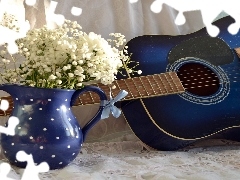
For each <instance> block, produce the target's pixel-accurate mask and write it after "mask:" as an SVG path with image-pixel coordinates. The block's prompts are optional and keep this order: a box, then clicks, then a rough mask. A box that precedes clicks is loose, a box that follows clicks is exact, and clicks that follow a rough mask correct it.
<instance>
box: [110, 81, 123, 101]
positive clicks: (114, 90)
mask: <svg viewBox="0 0 240 180" xmlns="http://www.w3.org/2000/svg"><path fill="white" fill-rule="evenodd" d="M113 85H115V87H116V88H115V89H112V94H113V95H114V96H116V95H117V94H118V93H119V91H121V90H122V89H121V88H120V86H119V84H118V82H117V81H114V82H113ZM123 99H125V97H124V98H123Z"/></svg>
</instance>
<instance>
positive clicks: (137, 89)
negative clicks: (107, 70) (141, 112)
mask: <svg viewBox="0 0 240 180" xmlns="http://www.w3.org/2000/svg"><path fill="white" fill-rule="evenodd" d="M136 79H137V78H136ZM136 79H135V80H136ZM129 80H131V81H132V82H133V84H134V86H135V88H136V91H137V92H138V94H139V96H140V97H143V95H142V93H141V92H140V91H139V88H138V86H137V85H136V83H135V82H137V81H134V79H129Z"/></svg>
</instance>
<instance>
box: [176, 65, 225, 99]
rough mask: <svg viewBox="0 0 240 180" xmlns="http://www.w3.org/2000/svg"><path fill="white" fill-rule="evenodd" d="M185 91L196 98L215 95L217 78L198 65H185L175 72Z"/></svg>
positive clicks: (211, 72) (208, 69)
mask: <svg viewBox="0 0 240 180" xmlns="http://www.w3.org/2000/svg"><path fill="white" fill-rule="evenodd" d="M177 75H178V77H179V79H180V80H181V82H182V84H183V87H184V88H185V89H186V91H188V92H190V93H192V94H194V95H198V96H210V95H213V94H215V93H216V92H217V91H218V89H219V87H220V84H219V79H218V76H217V75H216V74H215V73H214V72H213V71H212V70H211V69H210V68H208V67H207V66H204V65H203V64H200V63H186V64H184V65H182V66H181V67H180V68H179V69H178V72H177Z"/></svg>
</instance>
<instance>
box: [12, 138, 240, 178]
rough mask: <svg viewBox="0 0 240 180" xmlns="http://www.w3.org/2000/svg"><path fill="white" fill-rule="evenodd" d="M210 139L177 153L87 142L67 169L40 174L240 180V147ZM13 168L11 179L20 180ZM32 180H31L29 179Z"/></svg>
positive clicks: (136, 145)
mask: <svg viewBox="0 0 240 180" xmlns="http://www.w3.org/2000/svg"><path fill="white" fill-rule="evenodd" d="M216 142H217V141H216V140H215V141H213V140H209V142H205V143H206V144H212V146H211V147H207V146H206V147H204V144H200V143H199V145H195V148H193V147H192V148H191V149H184V150H179V151H174V152H166V151H165V152H164V151H154V150H150V151H149V150H146V149H144V148H143V146H142V144H141V143H140V142H138V141H135V142H131V141H125V142H124V141H123V142H112V143H106V142H96V143H85V144H84V146H83V148H82V152H81V153H80V154H79V155H78V156H77V158H76V159H75V160H74V161H73V162H72V163H71V164H70V165H69V166H67V167H65V168H64V169H61V170H51V171H49V172H48V173H44V174H43V173H42V174H40V176H39V177H40V179H42V180H83V179H84V180H118V179H119V180H176V179H178V180H238V179H240V163H239V156H240V146H239V144H238V145H237V144H234V143H232V142H227V141H224V140H218V142H217V143H218V144H219V145H227V144H228V146H213V145H214V143H216ZM22 173H23V169H18V168H16V167H12V169H11V173H10V175H9V177H11V178H14V179H16V180H19V179H21V175H22ZM29 180H30V179H29Z"/></svg>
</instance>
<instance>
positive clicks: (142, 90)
mask: <svg viewBox="0 0 240 180" xmlns="http://www.w3.org/2000/svg"><path fill="white" fill-rule="evenodd" d="M96 86H98V87H99V88H101V89H102V90H103V91H104V92H105V93H106V95H107V96H108V97H110V92H111V94H112V97H115V96H116V95H117V94H118V93H119V91H120V90H126V91H127V92H128V95H127V96H126V97H125V98H124V99H123V100H131V99H139V98H148V97H154V96H163V95H169V94H179V93H183V92H184V91H185V90H184V87H183V86H182V83H181V81H180V79H179V78H178V76H177V74H176V73H175V72H166V73H161V74H155V75H148V76H140V77H134V78H128V79H121V80H116V81H114V82H113V84H112V85H111V87H114V88H110V86H106V85H103V84H101V83H99V84H96ZM99 102H100V99H99V97H98V95H97V94H96V93H93V92H87V93H84V94H83V95H81V96H79V98H78V100H77V101H76V102H75V104H74V105H87V104H97V103H99Z"/></svg>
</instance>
